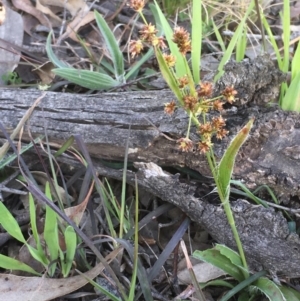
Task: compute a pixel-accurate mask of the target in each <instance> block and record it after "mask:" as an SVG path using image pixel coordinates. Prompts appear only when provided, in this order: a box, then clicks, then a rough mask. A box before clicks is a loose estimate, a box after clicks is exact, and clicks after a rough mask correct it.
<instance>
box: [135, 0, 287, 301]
mask: <svg viewBox="0 0 300 301" xmlns="http://www.w3.org/2000/svg"><path fill="white" fill-rule="evenodd" d="M195 2H197V3H195ZM199 2H200V6H199ZM193 3H194V4H193V9H196V11H193V20H192V24H193V25H194V24H199V21H198V20H195V19H196V18H197V17H198V18H199V15H201V14H199V9H200V7H201V1H194V2H193ZM131 7H132V8H133V9H134V10H135V11H137V12H138V13H139V14H140V15H141V18H142V19H143V20H144V22H145V27H144V30H143V31H142V32H141V40H140V42H147V43H151V44H152V45H153V47H154V51H155V55H156V57H157V61H158V64H159V67H160V70H161V73H162V75H163V77H164V79H165V81H166V82H167V84H168V86H169V87H170V89H171V90H172V91H173V93H174V94H175V96H176V98H177V100H178V104H176V103H175V102H174V101H172V102H170V103H167V104H166V105H165V112H166V113H168V114H170V115H171V114H172V113H173V112H174V110H175V109H176V108H177V107H179V108H182V109H184V110H185V112H186V114H187V116H188V117H189V123H188V129H187V134H186V136H185V137H184V138H180V139H179V140H178V141H177V143H178V148H179V149H180V150H181V151H183V152H189V151H196V152H197V151H198V152H199V154H200V153H202V154H205V155H206V157H207V161H208V164H209V166H210V170H211V173H212V175H213V178H214V182H215V184H216V190H217V192H218V195H219V198H220V200H221V203H222V206H223V208H224V211H225V213H226V216H227V220H228V223H229V225H230V227H231V230H232V232H233V236H234V238H235V242H236V245H237V249H238V251H239V253H236V252H234V251H233V250H231V249H229V248H227V247H224V246H221V247H219V246H218V247H217V248H215V249H212V250H207V251H204V252H206V253H196V254H198V257H197V258H199V259H202V260H204V259H203V256H202V255H201V256H200V255H199V254H209V255H210V256H209V258H208V259H206V261H208V262H211V263H213V264H214V263H215V261H214V260H218V261H219V263H218V264H216V263H215V264H216V265H221V268H222V269H223V270H225V271H226V272H227V273H228V274H230V275H234V278H235V279H237V280H238V281H239V282H240V284H239V285H238V286H236V287H235V288H234V289H233V291H231V292H229V293H228V294H227V298H225V297H224V298H223V299H222V301H224V300H229V298H230V297H231V296H232V295H233V293H234V292H237V291H239V290H243V289H244V288H246V287H247V291H245V292H244V291H243V293H242V296H243V299H240V300H249V298H248V297H251V295H250V294H248V290H249V291H251V289H253V290H254V291H255V290H256V292H257V290H259V291H260V292H262V293H263V294H265V295H266V296H267V297H270V296H272V294H275V295H274V296H276V300H286V299H285V297H284V295H283V292H281V291H280V289H279V287H278V286H277V285H276V284H275V283H273V282H272V281H271V280H269V279H267V278H263V277H262V276H263V275H264V274H265V273H266V272H263V273H258V274H255V275H250V272H249V269H248V265H247V261H246V257H245V254H244V250H243V246H242V243H241V241H240V238H239V234H238V231H237V229H236V226H235V221H234V217H233V213H232V210H231V207H230V204H229V196H230V191H231V188H230V183H231V176H232V172H233V168H234V164H235V158H236V155H237V153H238V151H239V149H240V147H241V146H242V145H243V143H244V142H245V140H246V139H247V137H248V135H249V133H250V130H251V128H252V125H253V122H254V120H253V119H251V120H250V121H248V123H247V124H246V125H245V126H244V127H243V128H242V129H241V130H240V131H239V132H238V133H237V135H236V136H235V137H234V138H233V139H232V141H231V143H230V144H229V146H228V148H227V149H226V151H225V153H224V154H223V156H222V158H221V160H220V161H219V162H217V161H216V158H215V155H214V151H213V144H212V140H211V139H212V136H216V137H217V139H222V138H223V137H224V136H225V135H226V134H227V131H226V130H225V129H224V126H225V121H224V120H223V119H222V117H221V116H220V117H219V118H217V117H213V118H212V119H211V120H210V117H209V115H208V114H207V113H208V112H209V111H210V110H213V109H215V110H222V105H223V103H224V101H228V102H229V103H232V102H233V101H234V97H235V94H236V91H235V90H234V88H233V87H227V88H226V89H225V90H224V91H222V95H220V96H219V97H216V98H211V95H212V85H211V84H210V83H205V82H204V83H200V87H198V88H197V87H196V84H198V80H199V76H198V74H197V72H195V70H196V68H195V67H196V66H199V60H200V59H199V57H200V54H201V46H199V45H198V44H197V43H193V40H192V41H191V40H190V38H189V33H188V32H187V31H185V30H184V29H183V28H180V27H179V28H175V29H174V31H173V30H172V29H171V27H170V26H169V24H168V22H167V20H166V18H165V17H164V15H163V14H162V12H161V10H160V8H159V6H158V5H157V3H156V2H155V10H156V12H157V15H158V16H159V24H160V25H161V26H162V28H163V31H164V33H165V36H166V40H167V42H168V48H169V50H170V54H168V53H166V52H165V53H163V52H162V48H167V47H165V45H164V44H163V43H160V42H159V41H162V38H161V37H157V36H156V32H157V31H156V30H155V28H154V27H153V25H151V24H148V23H147V21H146V20H145V18H144V16H143V13H142V10H143V3H142V1H140V2H138V1H135V2H134V1H132V3H131ZM253 7H254V2H253V1H252V2H251V5H250V6H249V7H248V10H247V12H246V16H245V18H244V19H243V21H242V24H240V25H239V27H238V29H237V34H236V35H235V36H234V37H233V39H232V41H231V42H230V44H229V46H230V47H229V50H228V52H227V55H229V54H230V53H231V52H232V50H233V48H234V45H235V44H236V43H237V40H238V38H241V35H242V33H243V30H244V25H245V22H246V18H247V16H248V15H249V14H250V12H251V11H252V9H253ZM152 9H153V8H152ZM197 9H198V10H197ZM196 16H197V17H196ZM192 33H193V29H192ZM192 38H193V35H192ZM198 39H199V36H198ZM200 40H201V38H200ZM240 43H244V44H245V42H244V41H242V42H240ZM193 45H195V47H196V49H195V51H193V48H192V46H193ZM136 50H137V51H136V52H137V53H138V49H136ZM187 52H191V54H192V55H191V66H192V68H193V69H192V70H193V72H192V71H191V69H190V66H189V63H188V61H187V59H186V53H187ZM198 56H199V57H198ZM227 59H228V57H227ZM221 74H222V70H221V69H219V74H218V75H217V77H218V76H220V75H221ZM192 124H194V125H195V126H196V129H197V130H198V133H199V136H200V141H199V142H197V144H195V142H193V141H192V140H190V137H189V136H190V128H191V125H192ZM269 290H271V291H269ZM253 294H254V293H253ZM247 298H248V299H247ZM272 300H273V299H272Z"/></svg>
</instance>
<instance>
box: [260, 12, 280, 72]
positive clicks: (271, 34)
mask: <svg viewBox="0 0 300 301" xmlns="http://www.w3.org/2000/svg"><path fill="white" fill-rule="evenodd" d="M262 23H263V25H264V28H265V29H266V31H267V36H268V38H269V39H270V42H271V45H272V47H273V50H274V52H275V54H276V58H277V64H278V67H279V69H280V70H282V67H283V66H282V59H281V55H280V51H279V48H278V45H277V43H276V40H275V38H274V35H273V32H272V30H271V28H270V25H269V23H268V21H267V19H266V17H265V16H264V15H263V14H262Z"/></svg>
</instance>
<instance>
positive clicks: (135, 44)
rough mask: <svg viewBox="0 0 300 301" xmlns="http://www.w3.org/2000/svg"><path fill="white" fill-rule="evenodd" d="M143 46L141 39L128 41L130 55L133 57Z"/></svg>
mask: <svg viewBox="0 0 300 301" xmlns="http://www.w3.org/2000/svg"><path fill="white" fill-rule="evenodd" d="M143 48H144V46H143V43H142V41H141V40H137V41H135V40H132V41H130V43H129V52H130V53H131V57H132V58H134V57H135V56H136V55H138V54H140V53H141V51H142V50H143Z"/></svg>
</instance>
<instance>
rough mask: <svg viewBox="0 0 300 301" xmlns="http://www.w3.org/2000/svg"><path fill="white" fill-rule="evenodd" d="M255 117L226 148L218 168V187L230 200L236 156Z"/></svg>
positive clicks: (226, 198)
mask: <svg viewBox="0 0 300 301" xmlns="http://www.w3.org/2000/svg"><path fill="white" fill-rule="evenodd" d="M253 122H254V119H251V120H250V121H249V122H248V123H247V124H246V125H245V126H244V127H243V128H242V129H241V130H240V131H239V132H238V134H237V135H236V136H235V137H234V138H233V140H232V141H231V143H230V145H229V147H228V148H227V149H226V151H225V153H224V155H223V157H222V159H221V161H220V163H219V166H218V170H217V181H218V189H220V190H221V191H220V193H222V195H223V196H224V199H225V200H228V197H229V192H230V180H231V176H232V172H233V168H234V163H235V158H236V155H237V153H238V151H239V149H240V147H241V146H242V145H243V143H244V142H245V141H246V139H247V137H248V135H249V132H250V130H251V128H252V125H253Z"/></svg>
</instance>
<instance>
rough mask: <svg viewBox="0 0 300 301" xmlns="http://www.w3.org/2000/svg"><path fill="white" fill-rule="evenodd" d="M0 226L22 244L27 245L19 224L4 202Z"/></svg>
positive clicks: (0, 213)
mask: <svg viewBox="0 0 300 301" xmlns="http://www.w3.org/2000/svg"><path fill="white" fill-rule="evenodd" d="M0 224H1V225H2V227H3V228H4V230H5V231H6V232H7V233H8V234H9V235H11V236H12V237H13V238H15V239H17V240H18V241H20V242H22V243H26V240H25V238H24V236H23V234H22V231H21V229H20V226H19V224H18V222H17V221H16V219H15V218H14V217H13V216H12V214H11V213H10V212H9V210H8V209H7V208H6V207H5V205H4V204H3V203H2V202H0Z"/></svg>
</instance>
